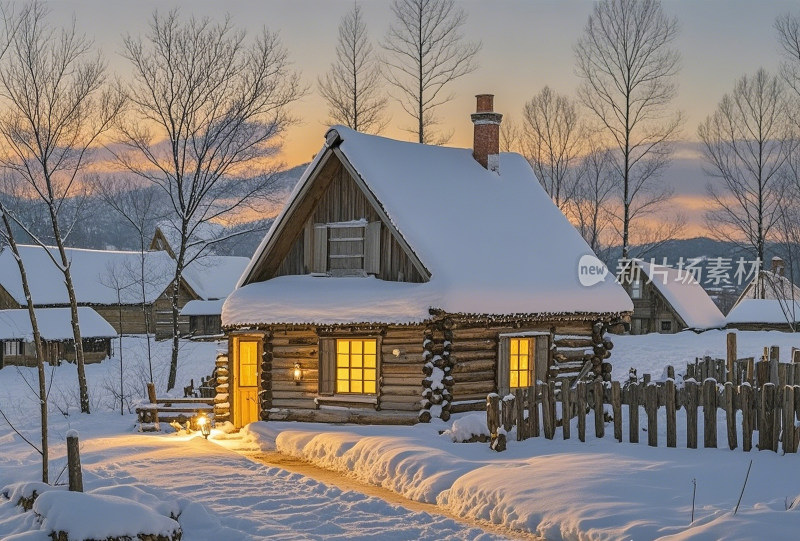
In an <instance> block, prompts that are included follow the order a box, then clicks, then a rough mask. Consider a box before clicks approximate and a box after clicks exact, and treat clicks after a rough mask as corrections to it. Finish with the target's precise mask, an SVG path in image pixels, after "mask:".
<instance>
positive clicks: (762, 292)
mask: <svg viewBox="0 0 800 541" xmlns="http://www.w3.org/2000/svg"><path fill="white" fill-rule="evenodd" d="M744 299H780V300H786V299H788V300H791V299H796V300H797V301H800V287H797V286H796V285H795V284H793V283H792V281H791V280H790V279H789V278H787V277H786V276H783V275H781V274H779V273H776V272H773V271H769V270H762V271H760V272H759V273H758V274H757V275H756V276H754V277H753V279H752V280H750V283H749V284H747V287H745V289H744V291H742V294H741V296H740V297H739V299H738V300H737V301H736V302H737V303H739V302H741V301H742V300H744Z"/></svg>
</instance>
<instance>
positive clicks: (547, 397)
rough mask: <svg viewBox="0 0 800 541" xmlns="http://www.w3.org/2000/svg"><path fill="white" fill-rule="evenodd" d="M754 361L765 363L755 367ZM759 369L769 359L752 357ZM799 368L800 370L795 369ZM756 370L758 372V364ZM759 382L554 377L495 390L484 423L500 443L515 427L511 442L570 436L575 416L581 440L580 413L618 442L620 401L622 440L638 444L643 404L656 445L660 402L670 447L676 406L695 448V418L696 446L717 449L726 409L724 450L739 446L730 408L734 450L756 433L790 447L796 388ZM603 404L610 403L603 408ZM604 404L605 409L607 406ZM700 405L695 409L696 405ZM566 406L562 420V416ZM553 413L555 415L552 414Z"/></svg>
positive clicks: (599, 433) (765, 443) (799, 390)
mask: <svg viewBox="0 0 800 541" xmlns="http://www.w3.org/2000/svg"><path fill="white" fill-rule="evenodd" d="M761 363H765V364H764V365H762V364H761ZM756 364H757V365H761V366H760V367H759V369H760V370H762V371H766V370H767V369H768V366H769V361H761V362H760V363H756ZM799 371H800V370H799ZM757 373H758V370H757ZM761 381H764V383H763V384H761V385H759V386H753V385H751V384H750V383H749V382H744V383H742V384H741V385H734V384H733V383H732V382H725V383H724V384H722V383H717V381H716V380H715V379H713V378H708V379H705V380H704V381H703V382H702V383H698V382H696V381H695V380H694V379H687V380H685V381H684V382H683V383H682V384H681V385H676V383H675V381H674V380H673V379H667V380H666V381H665V382H659V383H656V382H648V383H644V384H641V385H640V384H638V383H632V384H626V385H625V386H624V387H623V386H622V385H621V384H620V382H618V381H614V382H611V384H608V383H603V382H601V381H595V382H592V383H587V382H579V383H578V384H577V385H576V386H575V387H573V388H571V387H569V386H568V385H566V384H564V383H565V382H559V383H562V385H561V386H560V387H557V385H556V382H555V381H552V382H550V383H548V384H542V383H538V384H536V385H535V386H531V387H528V388H520V389H515V392H514V394H513V395H508V396H506V397H503V398H502V399H501V397H500V396H499V395H497V394H495V393H492V394H490V395H488V397H487V399H486V412H487V425H488V428H489V432H490V433H491V435H492V437H491V445H492V448H493V449H496V450H498V451H502V450H503V449H505V443H506V442H505V438H506V435H507V434H508V433H509V432H510V431H511V430H512V428H514V427H516V438H517V440H518V441H519V440H524V439H528V438H531V437H540V436H544V437H545V438H547V439H553V438H554V437H555V434H556V431H557V430H558V429H559V428H560V429H561V432H562V436H563V438H564V439H569V438H570V437H571V436H572V435H571V430H572V427H571V423H570V422H569V420H571V419H572V418H575V417H577V432H578V434H577V437H578V439H579V440H580V441H586V423H587V419H586V417H587V414H591V417H592V419H593V422H594V432H595V436H596V437H598V438H602V437H604V436H605V423H606V422H607V421H608V422H612V423H613V431H614V438H615V439H616V440H617V441H620V442H621V441H623V430H622V421H623V408H622V407H623V406H627V418H628V435H627V441H628V442H630V443H639V432H640V431H639V411H640V408H642V407H643V408H644V411H645V414H646V423H647V443H648V445H650V446H652V447H657V446H658V445H659V441H658V436H659V430H658V422H659V416H660V415H659V412H660V409H661V408H663V418H664V419H665V423H666V445H667V447H676V446H677V440H678V431H677V412H678V411H679V410H681V409H682V410H683V411H684V412H685V413H684V415H685V416H686V435H685V443H686V447H688V448H690V449H696V448H697V446H698V428H699V427H700V425H701V424H702V430H703V446H704V447H711V448H716V447H717V446H718V442H717V430H718V426H717V410H718V409H721V410H723V411H724V412H725V420H726V422H725V425H726V428H727V430H726V432H727V443H728V447H729V448H730V449H736V448H737V447H739V442H738V433H739V430H738V429H737V412H741V414H740V422H741V432H740V433H741V436H742V442H741V448H742V450H743V451H750V450H751V449H752V446H753V435H754V432H757V433H758V442H757V445H758V449H760V450H772V451H775V452H777V451H778V448H779V447H780V448H781V449H782V451H783V452H784V453H796V452H797V447H798V442H800V428H798V427H797V426H796V424H795V421H796V420H800V386H796V385H777V384H775V383H773V382H770V381H765V380H761ZM606 406H609V407H608V408H607V407H606ZM608 409H610V416H609V412H608V411H607V410H608ZM701 410H702V411H701ZM565 412H566V414H567V415H568V417H567V419H568V422H564V416H565ZM559 414H560V418H559Z"/></svg>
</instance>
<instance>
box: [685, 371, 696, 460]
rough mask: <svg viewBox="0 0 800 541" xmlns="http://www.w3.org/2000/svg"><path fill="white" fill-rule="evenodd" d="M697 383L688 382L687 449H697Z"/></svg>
mask: <svg viewBox="0 0 800 541" xmlns="http://www.w3.org/2000/svg"><path fill="white" fill-rule="evenodd" d="M697 387H698V385H697V382H696V381H693V380H689V381H687V382H686V447H687V448H689V449H697Z"/></svg>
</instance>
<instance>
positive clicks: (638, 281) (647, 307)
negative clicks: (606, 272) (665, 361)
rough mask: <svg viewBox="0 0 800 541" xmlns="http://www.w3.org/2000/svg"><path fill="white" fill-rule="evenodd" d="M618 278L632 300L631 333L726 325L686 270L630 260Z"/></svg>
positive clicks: (673, 331) (718, 311) (700, 328)
mask: <svg viewBox="0 0 800 541" xmlns="http://www.w3.org/2000/svg"><path fill="white" fill-rule="evenodd" d="M620 277H621V279H620V282H621V283H622V284H623V285H624V287H625V290H626V291H627V292H628V295H630V297H631V300H632V301H633V314H632V315H631V328H630V333H631V334H647V333H651V332H658V333H666V334H669V333H676V332H680V331H683V330H686V329H691V330H694V331H704V330H707V329H721V328H722V327H724V326H725V316H723V315H722V312H720V310H719V308H717V305H716V304H714V301H712V300H711V297H709V296H708V294H707V293H706V292H705V290H704V289H703V287H702V286H701V285H700V283H699V282H698V281H697V280H696V279H695V278H694V276H693V275H692V274H691V273H690V272H688V271H682V270H679V269H675V268H672V267H668V266H665V265H657V264H654V263H647V262H645V261H642V260H640V259H632V260H630V262H629V264H628V266H626V268H625V269H624V270H623V271H622V273H621V274H620Z"/></svg>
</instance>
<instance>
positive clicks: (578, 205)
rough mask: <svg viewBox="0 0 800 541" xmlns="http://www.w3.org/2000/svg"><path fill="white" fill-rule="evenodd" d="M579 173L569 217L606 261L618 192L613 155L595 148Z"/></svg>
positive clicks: (577, 167)
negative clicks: (612, 205) (612, 204)
mask: <svg viewBox="0 0 800 541" xmlns="http://www.w3.org/2000/svg"><path fill="white" fill-rule="evenodd" d="M589 143H590V144H591V143H592V141H591V140H590V141H589ZM575 169H576V171H575V177H576V183H575V192H574V195H573V197H572V200H571V201H570V206H569V208H568V214H569V216H570V217H571V218H572V220H573V222H574V223H575V227H577V228H578V231H579V232H580V234H581V236H582V237H583V239H584V240H585V241H586V243H587V244H589V247H590V248H591V249H592V251H593V252H594V253H595V254H597V255H598V257H600V258H601V259H604V256H605V252H606V250H607V248H608V244H609V243H608V242H607V241H605V242H604V239H605V238H606V237H607V236H608V233H609V229H610V221H611V217H610V215H609V212H608V205H609V202H610V201H611V200H612V199H613V198H614V197H615V195H616V193H615V192H616V188H617V185H616V182H615V178H614V167H613V156H612V155H611V151H610V150H608V149H604V148H600V147H597V146H591V147H590V149H589V152H588V153H587V154H586V155H585V156H583V157H582V158H581V160H580V163H579V164H578V165H577V166H576V168H575Z"/></svg>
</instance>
